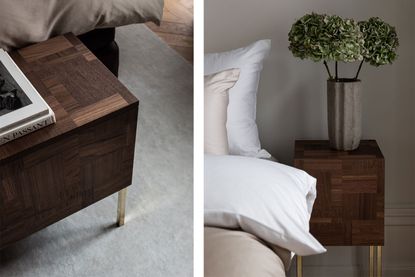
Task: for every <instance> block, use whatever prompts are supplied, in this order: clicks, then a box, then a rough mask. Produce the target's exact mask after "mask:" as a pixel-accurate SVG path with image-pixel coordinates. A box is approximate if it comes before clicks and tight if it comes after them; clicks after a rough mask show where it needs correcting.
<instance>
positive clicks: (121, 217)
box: [117, 188, 127, 226]
mask: <svg viewBox="0 0 415 277" xmlns="http://www.w3.org/2000/svg"><path fill="white" fill-rule="evenodd" d="M126 198H127V188H125V189H122V190H120V191H119V192H118V209H117V224H118V226H123V225H124V221H125V199H126Z"/></svg>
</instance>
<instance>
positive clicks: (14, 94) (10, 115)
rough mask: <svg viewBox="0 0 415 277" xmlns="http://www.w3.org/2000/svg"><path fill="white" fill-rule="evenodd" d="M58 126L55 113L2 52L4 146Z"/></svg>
mask: <svg viewBox="0 0 415 277" xmlns="http://www.w3.org/2000/svg"><path fill="white" fill-rule="evenodd" d="M55 122H56V119H55V114H54V112H53V110H52V109H51V108H50V107H49V106H48V104H47V103H46V102H45V100H43V98H42V97H41V96H40V94H39V93H38V92H37V91H36V89H35V88H34V87H33V85H32V84H31V83H30V82H29V80H28V79H27V78H26V76H25V75H24V74H23V72H22V71H21V70H20V69H19V67H18V66H17V65H16V64H15V63H14V62H13V60H12V58H10V56H9V55H8V54H7V52H5V51H4V50H2V49H0V145H2V144H5V143H7V142H10V141H12V140H14V139H17V138H19V137H21V136H24V135H27V134H29V133H31V132H34V131H36V130H38V129H41V128H43V127H46V126H48V125H50V124H52V123H55Z"/></svg>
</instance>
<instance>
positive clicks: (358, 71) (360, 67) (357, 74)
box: [354, 60, 363, 80]
mask: <svg viewBox="0 0 415 277" xmlns="http://www.w3.org/2000/svg"><path fill="white" fill-rule="evenodd" d="M362 65H363V60H362V61H361V62H360V65H359V69H358V70H357V73H356V76H355V77H354V79H355V80H357V78H358V77H359V73H360V69H362Z"/></svg>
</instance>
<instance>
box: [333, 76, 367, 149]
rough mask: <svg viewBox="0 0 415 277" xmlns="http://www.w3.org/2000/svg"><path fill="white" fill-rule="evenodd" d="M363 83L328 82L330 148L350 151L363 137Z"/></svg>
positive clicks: (353, 81) (357, 145)
mask: <svg viewBox="0 0 415 277" xmlns="http://www.w3.org/2000/svg"><path fill="white" fill-rule="evenodd" d="M361 87H362V83H361V81H360V80H354V79H339V80H337V81H335V80H328V81H327V112H328V130H329V140H330V146H331V147H332V148H334V149H337V150H344V151H350V150H354V149H356V148H358V147H359V144H360V139H361V136H362V91H361Z"/></svg>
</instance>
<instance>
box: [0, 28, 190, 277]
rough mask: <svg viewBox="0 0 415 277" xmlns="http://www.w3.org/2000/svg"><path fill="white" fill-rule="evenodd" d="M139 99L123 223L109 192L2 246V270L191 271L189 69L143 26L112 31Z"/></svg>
mask: <svg viewBox="0 0 415 277" xmlns="http://www.w3.org/2000/svg"><path fill="white" fill-rule="evenodd" d="M117 42H118V43H119V46H120V53H121V57H120V80H121V82H122V83H124V84H125V85H126V86H127V87H128V88H129V89H130V90H131V92H133V93H134V94H135V95H136V96H137V97H138V98H139V99H140V112H139V124H138V134H137V145H136V153H135V165H134V178H133V186H131V187H130V188H129V191H128V194H127V210H126V211H127V216H126V225H125V226H123V227H121V228H115V227H114V223H115V219H116V204H117V199H116V195H113V196H110V197H108V198H106V199H104V200H102V201H101V202H98V203H96V204H94V205H92V206H90V207H88V208H87V209H84V210H82V211H80V212H78V213H76V214H74V215H72V216H70V217H68V218H66V219H64V220H62V221H60V222H58V223H56V224H54V225H52V226H50V227H48V228H46V229H44V230H42V231H40V232H38V233H36V234H34V235H32V236H30V237H28V238H26V239H24V240H22V241H20V242H18V243H16V244H14V245H12V246H10V247H8V248H6V249H5V250H3V251H2V252H0V255H1V256H0V258H1V264H0V276H2V277H3V276H5V277H6V276H7V277H12V276H30V277H37V276H39V277H45V276H47V277H52V276H65V277H66V276H88V277H93V276H193V131H192V130H193V67H192V66H191V65H190V64H188V63H187V62H186V61H185V60H184V59H182V58H181V57H180V56H178V55H177V54H176V53H175V52H174V51H173V50H172V49H170V48H169V47H168V46H167V45H165V44H164V43H163V42H162V41H161V40H160V39H159V38H158V37H157V36H155V35H154V34H153V33H152V32H151V31H149V30H148V29H147V27H145V26H141V25H132V26H126V27H122V28H119V29H117Z"/></svg>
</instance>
